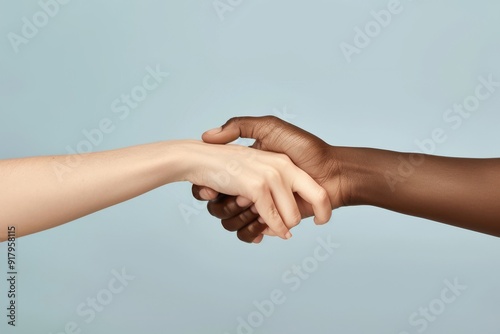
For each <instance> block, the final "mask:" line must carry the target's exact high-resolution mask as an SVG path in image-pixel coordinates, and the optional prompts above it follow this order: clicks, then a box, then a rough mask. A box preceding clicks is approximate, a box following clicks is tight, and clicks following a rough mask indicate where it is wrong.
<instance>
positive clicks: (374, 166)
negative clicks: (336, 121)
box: [327, 146, 397, 206]
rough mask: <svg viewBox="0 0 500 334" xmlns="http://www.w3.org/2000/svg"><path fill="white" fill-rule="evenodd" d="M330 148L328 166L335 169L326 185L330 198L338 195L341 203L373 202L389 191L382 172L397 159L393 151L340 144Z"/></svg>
mask: <svg viewBox="0 0 500 334" xmlns="http://www.w3.org/2000/svg"><path fill="white" fill-rule="evenodd" d="M330 151H331V154H330V156H331V160H332V161H331V162H330V165H331V168H332V170H336V172H332V173H330V174H331V177H330V181H329V182H328V186H327V187H328V189H327V191H328V193H329V194H330V199H331V201H332V200H333V201H334V200H335V197H337V198H338V199H337V201H338V200H340V202H341V205H340V206H354V205H374V204H376V203H377V202H378V200H377V198H378V199H379V200H381V198H379V197H380V196H384V194H387V193H388V192H390V189H389V185H388V184H387V182H386V180H385V177H384V173H385V172H384V171H385V170H387V168H389V167H390V166H387V162H391V161H397V159H396V158H395V157H392V159H391V156H392V155H394V154H395V152H390V151H384V150H378V149H372V148H358V147H341V146H331V149H330ZM384 161H385V162H384ZM335 187H336V188H335ZM337 193H338V195H337ZM332 197H333V199H332Z"/></svg>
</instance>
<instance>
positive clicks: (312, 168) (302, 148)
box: [192, 116, 342, 243]
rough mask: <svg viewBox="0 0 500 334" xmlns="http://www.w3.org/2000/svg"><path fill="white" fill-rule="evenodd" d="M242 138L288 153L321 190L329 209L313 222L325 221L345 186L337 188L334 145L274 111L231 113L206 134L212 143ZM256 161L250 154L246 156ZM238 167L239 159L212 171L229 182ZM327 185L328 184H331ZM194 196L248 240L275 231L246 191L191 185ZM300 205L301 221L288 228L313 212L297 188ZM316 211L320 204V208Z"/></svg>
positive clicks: (262, 147) (257, 146)
mask: <svg viewBox="0 0 500 334" xmlns="http://www.w3.org/2000/svg"><path fill="white" fill-rule="evenodd" d="M238 138H251V139H255V142H254V144H253V145H252V146H251V148H253V149H257V150H262V151H269V152H274V153H280V154H284V155H286V156H287V157H288V158H289V159H290V160H291V162H292V163H293V164H294V165H296V166H298V167H299V168H300V169H301V170H303V171H304V172H305V173H307V174H308V175H309V176H310V177H311V178H312V179H313V180H314V181H315V182H316V183H317V184H318V185H319V186H320V187H321V189H323V191H321V190H318V191H317V194H316V196H317V197H319V198H320V199H319V201H320V202H321V203H323V204H322V206H323V207H324V208H325V209H324V210H323V212H324V211H325V210H328V214H326V213H325V214H323V215H322V216H321V217H318V215H316V217H315V223H316V224H324V223H326V222H327V221H328V220H329V218H330V215H331V211H332V209H335V208H337V207H340V206H341V205H342V204H341V203H342V199H341V198H340V197H339V196H338V194H340V193H341V192H339V191H338V190H337V191H332V193H333V194H334V195H333V196H330V194H329V191H328V189H338V187H339V185H340V182H339V178H340V175H339V171H338V170H337V169H336V164H335V162H334V161H333V160H332V158H333V155H332V152H331V146H330V145H328V144H327V143H325V142H324V141H322V140H321V139H319V138H318V137H316V136H314V135H312V134H310V133H308V132H307V131H305V130H302V129H300V128H298V127H296V126H294V125H292V124H289V123H287V122H285V121H282V120H280V119H279V118H277V117H274V116H265V117H237V118H232V119H230V120H229V121H228V122H226V124H224V125H223V126H222V127H220V128H216V129H212V130H209V131H207V132H205V133H204V134H203V136H202V139H203V141H204V142H206V143H210V144H228V143H230V142H232V141H234V140H236V139H238ZM246 160H247V161H252V157H249V158H248V159H246ZM237 172H238V166H237V164H234V165H230V166H227V168H226V170H225V171H223V172H221V173H220V174H218V175H216V176H214V177H215V178H216V179H217V180H219V182H229V180H230V175H231V174H235V173H237ZM327 188H328V189H327ZM192 191H193V196H194V197H195V198H196V199H198V200H208V201H209V203H208V206H207V208H208V210H209V212H210V213H211V214H212V215H213V216H215V217H217V218H219V219H221V221H222V225H223V226H224V228H225V229H227V230H229V231H233V232H234V231H237V235H238V238H239V239H240V240H242V241H245V242H256V243H258V242H260V241H261V240H262V238H263V235H264V234H267V235H275V233H274V232H273V231H272V230H271V229H269V228H268V226H267V224H266V223H267V222H266V221H265V220H264V219H263V218H262V217H260V215H259V214H258V211H257V210H256V208H255V206H254V205H253V202H252V201H251V200H249V199H247V198H244V197H241V196H239V197H235V196H228V195H225V194H219V193H218V192H216V191H214V190H213V189H210V188H207V187H200V186H197V185H193V189H192ZM293 200H294V201H295V203H296V205H297V208H298V212H299V213H298V216H299V217H297V221H296V222H295V223H293V224H291V226H287V227H288V228H291V227H294V226H295V225H297V224H298V222H299V221H300V219H302V218H306V217H310V216H312V215H314V213H315V210H314V208H313V206H312V205H311V201H310V200H309V201H308V200H306V199H305V198H304V196H301V194H300V193H294V199H293ZM316 211H318V210H316Z"/></svg>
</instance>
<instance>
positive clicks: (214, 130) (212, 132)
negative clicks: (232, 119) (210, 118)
mask: <svg viewBox="0 0 500 334" xmlns="http://www.w3.org/2000/svg"><path fill="white" fill-rule="evenodd" d="M221 131H222V126H219V127H218V128H215V129H211V130H208V131H207V132H205V133H206V134H207V135H216V134H218V133H219V132H221Z"/></svg>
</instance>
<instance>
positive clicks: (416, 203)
mask: <svg viewBox="0 0 500 334" xmlns="http://www.w3.org/2000/svg"><path fill="white" fill-rule="evenodd" d="M332 152H333V155H332V156H334V157H335V159H336V160H337V161H339V162H340V165H339V168H340V173H341V175H342V176H341V178H342V180H341V182H342V183H343V184H342V188H344V189H345V190H344V193H345V194H346V196H345V198H344V201H345V203H344V204H345V205H373V206H378V207H381V208H385V209H389V210H392V211H397V212H400V213H404V214H408V215H413V216H418V217H422V218H427V219H432V220H435V221H439V222H443V223H446V224H450V225H454V226H459V227H462V228H466V229H470V230H475V231H479V232H483V233H487V234H491V235H495V236H500V159H463V158H448V157H439V156H430V155H423V154H411V153H399V152H392V151H385V150H378V149H369V148H347V147H333V148H332Z"/></svg>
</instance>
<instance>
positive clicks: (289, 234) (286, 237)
mask: <svg viewBox="0 0 500 334" xmlns="http://www.w3.org/2000/svg"><path fill="white" fill-rule="evenodd" d="M291 237H292V233H290V231H289V232H288V233H287V234H285V239H286V240H288V239H290V238H291Z"/></svg>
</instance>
